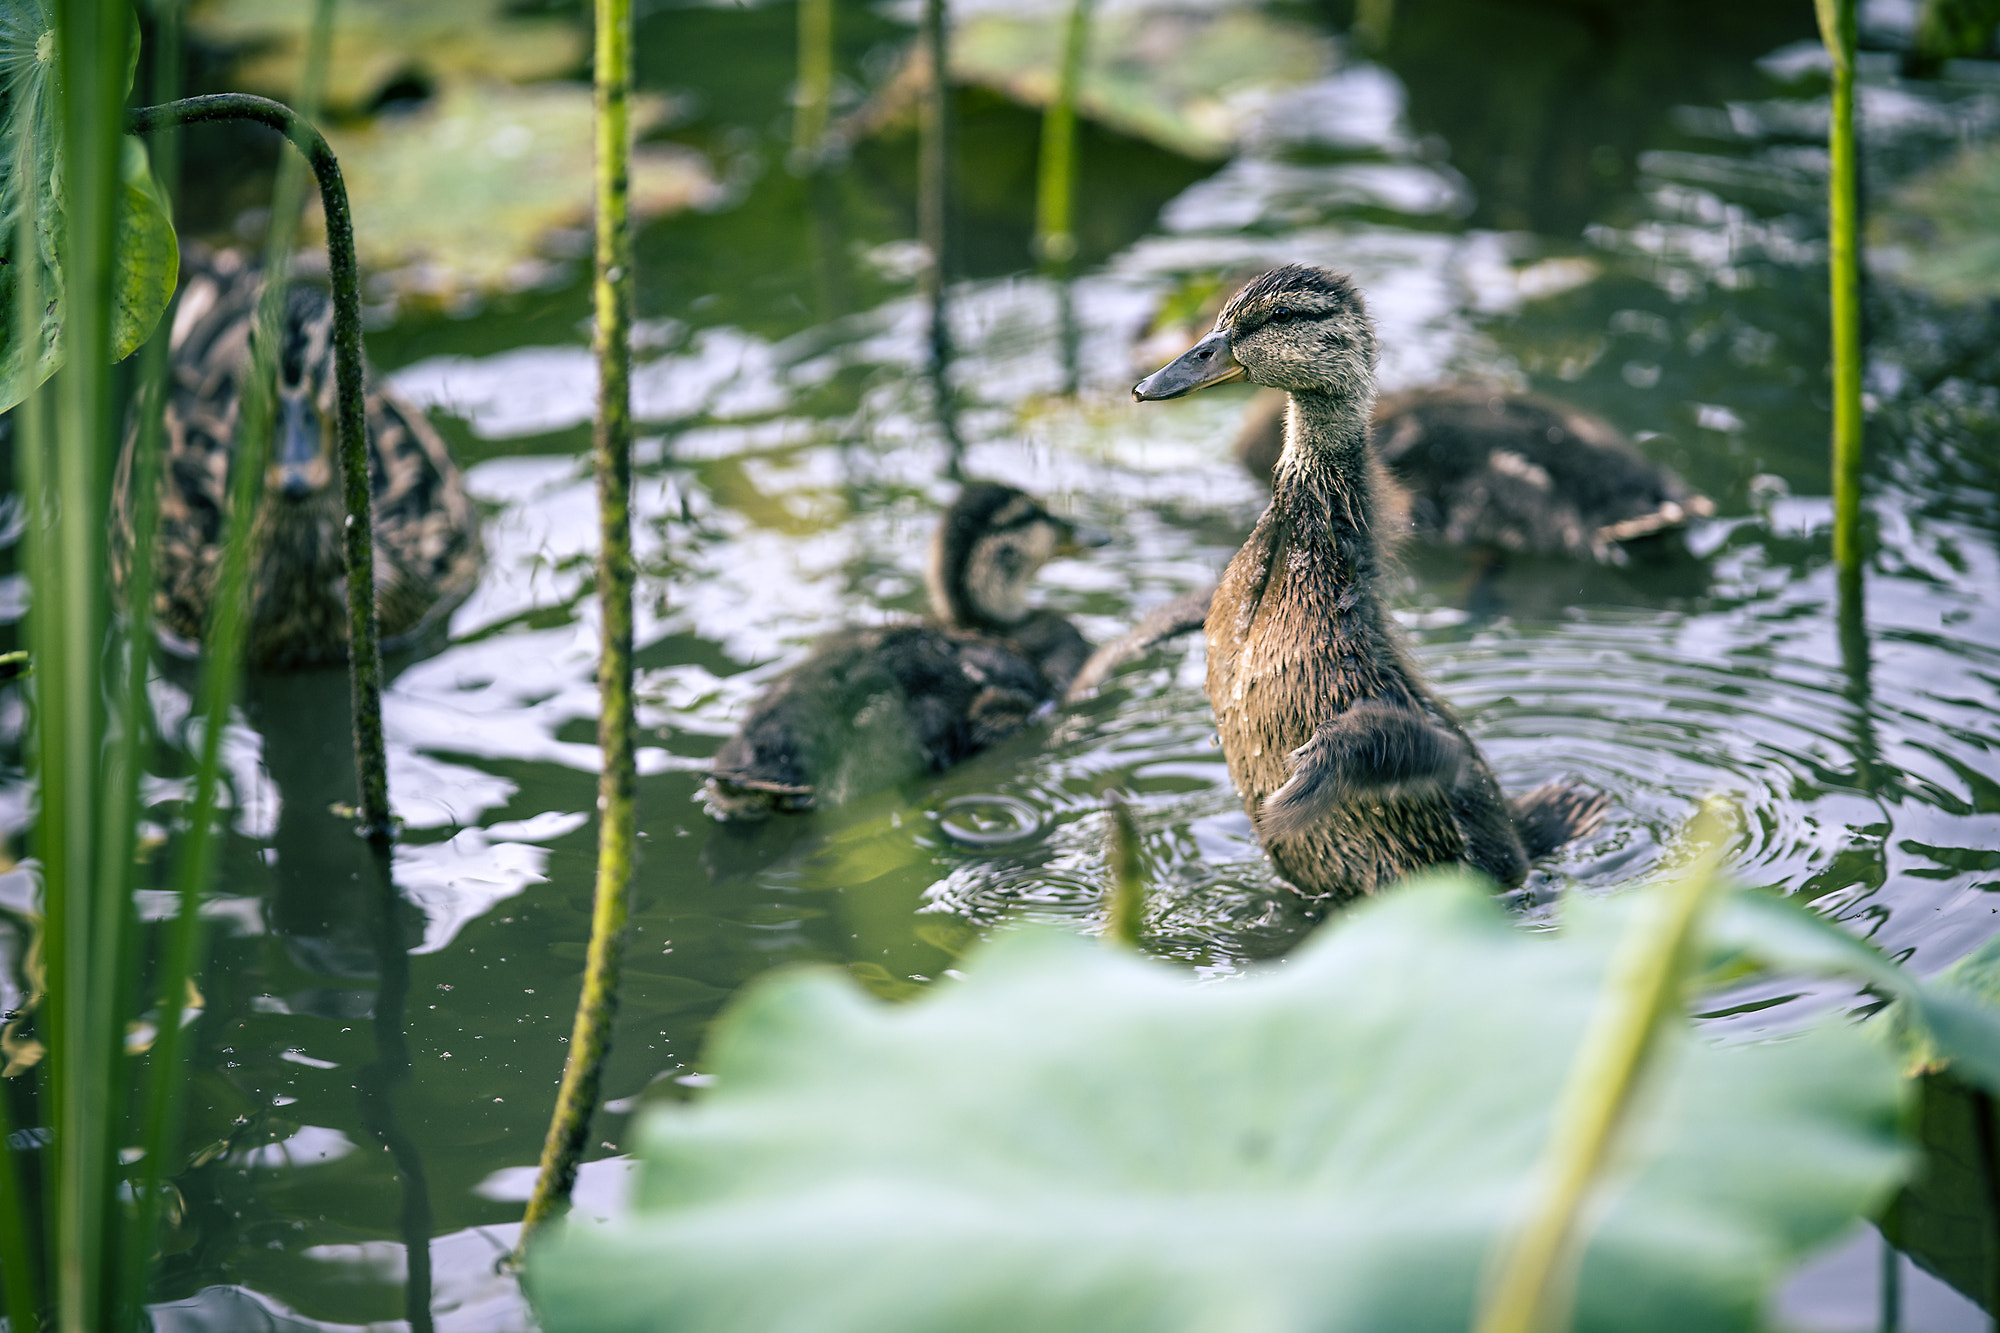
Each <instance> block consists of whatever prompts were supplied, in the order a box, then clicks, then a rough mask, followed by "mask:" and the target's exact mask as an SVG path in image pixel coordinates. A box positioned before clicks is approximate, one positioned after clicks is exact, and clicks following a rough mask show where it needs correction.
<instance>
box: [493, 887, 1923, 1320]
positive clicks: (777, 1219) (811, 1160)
mask: <svg viewBox="0 0 2000 1333" xmlns="http://www.w3.org/2000/svg"><path fill="white" fill-rule="evenodd" d="M1661 896H1662V895H1661V891H1658V890H1646V891H1637V892H1634V893H1631V894H1627V895H1624V896H1622V897H1620V898H1617V899H1613V900H1597V901H1585V900H1580V901H1575V902H1572V903H1571V904H1570V905H1569V908H1568V911H1567V914H1566V923H1565V928H1564V929H1563V930H1562V931H1560V932H1558V933H1541V934H1535V933H1529V932H1524V931H1521V930H1519V929H1517V928H1516V927H1515V926H1514V925H1513V924H1512V923H1511V922H1510V921H1509V920H1508V918H1507V916H1506V915H1505V913H1504V912H1503V911H1502V910H1501V909H1500V908H1499V907H1497V906H1496V905H1495V904H1494V903H1493V901H1492V899H1491V897H1490V895H1489V894H1488V893H1487V891H1486V890H1485V889H1484V888H1483V887H1482V886H1480V885H1478V884H1475V883H1472V882H1470V881H1467V880H1464V879H1453V878H1444V879H1433V880H1431V881H1429V882H1427V883H1422V884H1417V885H1412V886H1410V887H1408V888H1405V889H1402V890H1399V891H1398V892H1396V893H1394V894H1392V895H1389V896H1388V897H1386V898H1384V899H1382V900H1379V901H1375V902H1369V903H1365V904H1362V905H1361V906H1359V907H1358V908H1356V909H1355V910H1353V911H1351V912H1349V913H1347V914H1346V915H1344V916H1343V917H1341V918H1340V919H1338V920H1337V921H1335V922H1334V923H1332V924H1331V925H1329V926H1328V927H1326V928H1325V929H1324V930H1322V931H1321V932H1320V933H1319V934H1318V935H1316V936H1315V937H1314V938H1313V939H1312V940H1310V941H1309V942H1308V943H1307V944H1306V945H1305V946H1304V947H1303V948H1302V949H1301V950H1299V951H1298V952H1297V953H1296V954H1295V955H1294V956H1292V957H1291V958H1290V959H1288V960H1287V961H1286V963H1285V964H1284V965H1283V966H1282V967H1278V968H1273V969H1271V970H1270V971H1267V972H1265V973H1262V974H1260V975H1253V976H1250V977H1246V978H1241V979H1236V980H1232V981H1227V982H1221V983H1210V984H1201V983H1197V982H1194V981H1191V980H1189V979H1188V978H1186V977H1185V976H1183V975H1181V974H1178V973H1176V972H1174V971H1172V970H1170V969H1167V968H1164V967H1160V966H1158V965H1155V964H1152V963H1149V962H1146V961H1143V960H1141V959H1137V958H1134V957H1132V956H1130V955H1129V954H1125V953H1123V952H1121V951H1118V950H1111V949H1106V948H1103V947H1101V946H1098V945H1095V944H1092V943H1089V942H1086V941H1082V940H1078V939H1073V938H1069V937H1067V936H1061V935H1056V934H1051V933H1047V932H1025V931H1024V932H1021V933H1019V934H1014V935H1009V936H1004V937H1002V938H1000V939H998V940H997V941H995V942H992V943H989V944H987V945H985V946H984V947H982V948H981V949H980V950H978V951H976V952H975V954H974V956H973V958H972V960H971V961H969V962H968V963H967V964H966V967H965V971H966V974H967V975H966V977H965V979H964V980H962V981H960V982H957V983H955V984H952V985H948V986H940V987H939V988H937V989H936V990H935V991H934V992H933V993H931V994H930V995H928V996H927V997H926V998H924V999H923V1000H921V1001H918V1002H915V1003H912V1004H908V1005H903V1006H890V1005H884V1004H881V1003H878V1002H875V1001H872V1000H870V999H868V998H866V997H865V996H863V995H862V994H860V993H859V992H858V991H857V990H856V989H855V987H854V986H853V985H852V984H851V983H850V982H848V981H846V980H845V979H843V978H841V977H840V976H838V975H837V974H829V973H827V972H823V971H800V972H794V973H791V974H789V975H781V976H778V977H774V978H771V979H768V980H767V981H765V982H764V983H762V984H761V985H759V986H757V987H755V988H753V989H752V991H751V992H750V993H749V994H748V995H747V996H746V997H745V998H744V999H743V1000H742V1001H741V1002H740V1003H738V1004H737V1005H736V1007H735V1008H734V1009H733V1010H731V1011H730V1012H729V1013H728V1014H726V1015H725V1017H724V1018H723V1019H722V1020H721V1021H720V1022H719V1023H718V1025H717V1028H716V1031H715V1035H714V1037H713V1040H712V1045H711V1048H710V1051H709V1058H708V1060H707V1062H706V1067H707V1069H708V1070H709V1071H710V1072H711V1073H713V1074H714V1075H715V1076H716V1079H717V1086H716V1088H715V1089H714V1090H713V1092H711V1093H710V1094H708V1095H707V1096H706V1097H705V1098H704V1099H703V1100H701V1101H700V1102H699V1103H697V1104H694V1105H690V1106H677V1107H669V1108H662V1109H660V1110H656V1111H655V1112H653V1113H652V1115H651V1117H650V1118H649V1119H648V1120H647V1121H646V1122H645V1123H644V1125H643V1128H642V1129H641V1131H640V1142H641V1155H642V1158H643V1160H644V1170H643V1173H642V1175H641V1178H640V1183H639V1187H638V1190H637V1193H636V1198H635V1209H634V1212H633V1214H632V1215H631V1216H630V1217H629V1218H626V1219H624V1220H621V1221H619V1222H616V1223H613V1224H610V1225H607V1226H589V1225H583V1224H578V1223H571V1224H569V1225H567V1226H566V1227H565V1228H564V1229H563V1232H562V1234H560V1235H559V1236H557V1237H556V1238H555V1239H553V1240H552V1241H551V1243H549V1244H548V1245H547V1246H545V1247H544V1248H541V1249H539V1250H537V1251H536V1252H535V1253H534V1255H533V1256H532V1258H531V1262H530V1266H529V1270H528V1282H529V1288H530V1291H531V1294H532V1295H533V1296H534V1298H535V1300H536V1302H537V1304H538V1307H539V1309H540V1310H541V1313H542V1316H543V1319H544V1322H545V1326H546V1327H547V1328H548V1329H549V1330H550V1333H563V1331H564V1330H569V1329H585V1328H588V1329H592V1330H604V1331H607V1333H609V1331H612V1330H637V1329H682V1328H688V1329H693V1328H700V1329H705V1330H727V1329H771V1328H786V1327H792V1328H804V1327H811V1328H814V1329H816V1330H832V1331H839V1330H849V1329H854V1330H859V1329H869V1330H881V1329H919V1328H923V1329H930V1328H952V1329H957V1330H975V1331H976V1330H981V1329H989V1328H990V1329H1001V1328H1007V1329H1014V1328H1027V1327H1032V1328H1037V1329H1047V1330H1061V1329H1090V1330H1111V1329H1189V1330H1193V1329H1207V1328H1219V1327H1229V1328H1239V1329H1269V1330H1284V1329H1306V1328H1311V1329H1317V1330H1342V1329H1354V1330H1361V1329H1379V1328H1385V1327H1395V1328H1397V1329H1405V1330H1423V1329H1439V1330H1445V1329H1449V1330H1454V1333H1456V1330H1462V1329H1464V1328H1465V1327H1467V1325H1468V1323H1469V1322H1470V1320H1471V1317H1472V1315H1473V1313H1474V1310H1475V1306H1476V1304H1477V1302H1478V1300H1479V1297H1480V1293H1481V1289H1482V1282H1483V1280H1485V1279H1487V1278H1488V1277H1490V1269H1489V1267H1488V1265H1489V1264H1490V1263H1491V1262H1492V1259H1493V1257H1494V1255H1495V1253H1496V1247H1497V1246H1498V1245H1499V1244H1500V1243H1501V1242H1503V1241H1504V1240H1505V1239H1506V1238H1508V1237H1509V1236H1510V1235H1512V1234H1513V1231H1514V1229H1515V1228H1516V1227H1518V1226H1519V1225H1520V1224H1521V1222H1522V1221H1523V1218H1524V1215H1525V1210H1526V1208H1527V1206H1528V1203H1529V1201H1530V1199H1532V1198H1534V1197H1537V1194H1538V1193H1539V1192H1540V1191H1541V1190H1542V1189H1543V1187H1544V1186H1545V1185H1546V1183H1547V1182H1546V1178H1545V1175H1544V1174H1543V1173H1544V1170H1545V1161H1544V1159H1545V1154H1548V1153H1549V1152H1550V1151H1551V1149H1552V1148H1555V1149H1559V1148H1560V1146H1561V1145H1559V1144H1552V1143H1551V1132H1552V1128H1553V1127H1554V1126H1555V1124H1556V1120H1557V1115H1556V1112H1555V1110H1554V1108H1555V1107H1556V1106H1557V1105H1558V1103H1559V1102H1560V1101H1562V1100H1563V1099H1564V1097H1566V1096H1567V1095H1568V1092H1569V1090H1570V1080H1571V1079H1572V1077H1573V1076H1574V1075H1575V1074H1576V1071H1578V1070H1579V1069H1581V1070H1585V1071H1588V1070H1589V1069H1591V1067H1592V1066H1591V1065H1590V1064H1589V1063H1588V1062H1580V1061H1579V1059H1578V1056H1579V1052H1580V1051H1581V1050H1583V1049H1584V1047H1585V1045H1586V1034H1588V1033H1590V1032H1592V1031H1593V1029H1594V1025H1596V1024H1597V1023H1598V1021H1599V1015H1600V1014H1601V1013H1602V1012H1603V1011H1604V1010H1605V1009H1606V1008H1607V1007H1616V1006H1617V1005H1619V1004H1626V1005H1627V1007H1628V1008H1629V1007H1630V1002H1631V1001H1632V1000H1633V996H1632V995H1629V994H1626V992H1627V991H1631V990H1632V989H1633V988H1632V986H1631V985H1630V984H1629V979H1628V977H1627V973H1628V972H1629V970H1630V969H1629V968H1628V967H1624V966H1622V965H1618V964H1615V962H1614V960H1616V959H1619V958H1620V957H1622V956H1624V955H1621V944H1622V942H1623V941H1624V940H1625V939H1627V938H1630V937H1634V934H1633V927H1634V926H1635V925H1636V926H1641V927H1644V926H1647V925H1650V923H1652V922H1653V921H1655V920H1656V914H1657V911H1658V907H1657V904H1658V902H1659V901H1660V899H1661ZM1765 933H1768V932H1765ZM1758 934H1759V931H1758V929H1757V927H1756V925H1755V924H1754V923H1753V924H1752V926H1751V927H1749V928H1746V929H1742V930H1738V931H1737V936H1738V944H1739V947H1744V948H1748V947H1754V945H1755V941H1754V937H1755V936H1757V935H1758ZM1636 938H1639V939H1641V940H1643V932H1641V933H1640V934H1638V935H1637V936H1636ZM1746 939H1747V940H1749V943H1748V944H1746V943H1745V940H1746ZM1682 955H1686V959H1685V961H1683V962H1682V963H1681V964H1680V965H1681V966H1683V967H1691V966H1693V965H1694V964H1697V963H1699V962H1700V961H1701V956H1700V953H1699V951H1697V950H1682V951H1677V952H1676V953H1675V955H1674V956H1675V957H1677V958H1678V957H1681V956H1682ZM1644 1068H1645V1071H1646V1072H1645V1075H1644V1077H1643V1078H1640V1079H1638V1080H1636V1082H1634V1083H1633V1084H1632V1090H1633V1091H1632V1095H1630V1096H1627V1097H1626V1104H1625V1105H1623V1106H1622V1107H1621V1108H1620V1117H1619V1129H1618V1132H1617V1134H1616V1135H1615V1137H1614V1140H1613V1148H1614V1150H1613V1151H1612V1152H1611V1153H1610V1154H1609V1155H1608V1157H1607V1158H1606V1159H1605V1164H1604V1165H1603V1166H1602V1167H1601V1168H1600V1169H1599V1170H1598V1171H1597V1173H1596V1175H1595V1176H1594V1178H1593V1180H1592V1181H1591V1184H1592V1186H1593V1195H1592V1203H1591V1206H1590V1208H1588V1209H1587V1210H1585V1212H1584V1213H1583V1216H1585V1217H1586V1218H1589V1219H1594V1222H1595V1225H1594V1226H1593V1227H1591V1228H1590V1229H1589V1234H1588V1236H1587V1238H1586V1244H1585V1246H1584V1249H1583V1255H1582V1260H1581V1264H1580V1267H1579V1268H1578V1269H1577V1272H1576V1278H1577V1285H1576V1291H1575V1301H1574V1309H1575V1312H1576V1322H1575V1326H1576V1327H1577V1328H1580V1329H1609V1328H1616V1329H1619V1330H1621V1331H1622V1333H1643V1331H1644V1330H1648V1329H1661V1330H1667V1329H1673V1330H1682V1329H1688V1328H1703V1329H1731V1328H1749V1327H1752V1326H1754V1325H1755V1324H1756V1321H1757V1318H1758V1315H1759V1312H1760V1311H1759V1305H1760V1300H1761V1297H1762V1296H1763V1294H1764V1293H1765V1292H1767V1291H1768V1289H1769V1287H1770V1285H1771V1284H1772V1282H1773V1281H1774V1280H1775V1279H1776V1278H1777V1277H1778V1276H1779V1275H1780V1274H1781V1273H1782V1272H1783V1271H1784V1270H1785V1268H1786V1266H1787V1265H1788V1264H1790V1263H1791V1262H1793V1261H1794V1260H1796V1259H1797V1258H1798V1257H1799V1256H1800V1255H1802V1254H1803V1253H1805V1252H1806V1251H1807V1250H1809V1249H1811V1248H1812V1247H1813V1246H1815V1245H1817V1244H1820V1243H1822V1242H1824V1241H1825V1240H1827V1239H1829V1238H1831V1237H1832V1236H1834V1235H1835V1234H1837V1233H1838V1232H1839V1231H1840V1230H1841V1229H1842V1228H1843V1227H1845V1226H1846V1225H1848V1224H1849V1223H1850V1221H1851V1220H1852V1219H1853V1218H1854V1217H1855V1216H1857V1215H1858V1214H1860V1213H1861V1212H1863V1211H1865V1210H1867V1209H1868V1208H1870V1207H1872V1206H1873V1205H1875V1204H1876V1203H1877V1202H1879V1201H1880V1199H1881V1198H1882V1196H1883V1194H1884V1192H1885V1191H1886V1190H1887V1189H1888V1188H1889V1187H1890V1186H1891V1185H1892V1184H1893V1183H1894V1182H1895V1181H1896V1180H1897V1179H1898V1177H1899V1175H1900V1174H1901V1172H1902V1170H1903V1168H1904V1166H1905V1164H1906V1162H1907V1160H1908V1158H1907V1154H1906V1152H1905V1151H1904V1149H1903V1147H1902V1146H1901V1143H1900V1139H1899V1135H1898V1129H1897V1126H1898V1122H1899V1119H1900V1114H1901V1105H1902V1101H1903V1094H1902V1092H1901V1089H1900V1087H1899V1084H1898V1081H1897V1078H1896V1073H1895V1069H1894V1062H1893V1059H1892V1058H1891V1056H1890V1055H1889V1053H1888V1052H1887V1051H1886V1050H1885V1049H1884V1048H1883V1047H1882V1046H1881V1045H1880V1044H1879V1043H1875V1042H1871V1041H1869V1040H1867V1039H1866V1038H1865V1037H1864V1036H1862V1035H1861V1034H1860V1033H1857V1032H1854V1031H1852V1030H1849V1029H1845V1028H1843V1027H1839V1026H1827V1027H1822V1028H1819V1029H1817V1030H1814V1031H1810V1032H1807V1033H1805V1034H1803V1035H1801V1036H1799V1037H1798V1038H1796V1039H1793V1040H1790V1041H1785V1042H1774V1043H1764V1044H1759V1045H1755V1046H1739V1047H1721V1046H1716V1045H1713V1044H1710V1043H1706V1042H1702V1041H1699V1040H1695V1039H1692V1036H1691V1034H1690V1032H1689V1031H1688V1028H1687V1024H1686V1021H1685V1019H1684V1018H1682V1017H1681V1016H1680V1015H1679V1014H1678V1013H1677V1012H1676V1013H1673V1014H1670V1015H1669V1016H1668V1018H1667V1019H1666V1021H1664V1022H1663V1023H1662V1024H1661V1025H1660V1027H1659V1029H1658V1032H1657V1034H1656V1037H1655V1038H1654V1040H1653V1042H1652V1047H1651V1054H1650V1055H1649V1057H1648V1059H1647V1061H1646V1064H1645V1066H1644ZM1621 1095H1623V1094H1621ZM1607 1186H1611V1187H1612V1188H1607Z"/></svg>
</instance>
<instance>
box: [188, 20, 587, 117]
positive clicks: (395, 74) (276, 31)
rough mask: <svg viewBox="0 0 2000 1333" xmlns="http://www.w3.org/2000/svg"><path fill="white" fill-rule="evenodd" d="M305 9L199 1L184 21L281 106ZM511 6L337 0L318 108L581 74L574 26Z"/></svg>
mask: <svg viewBox="0 0 2000 1333" xmlns="http://www.w3.org/2000/svg"><path fill="white" fill-rule="evenodd" d="M313 3H314V0H201V2H200V3H198V4H196V5H194V6H193V7H192V8H191V10H190V11H189V14H188V23H189V26H191V27H192V28H193V29H194V31H195V32H196V33H198V34H200V35H201V36H202V37H204V38H206V39H208V40H209V41H211V42H215V43H218V44H220V45H224V46H235V47H241V48H243V54H242V55H241V56H240V57H239V59H238V61H237V66H236V71H235V77H236V81H237V82H238V83H239V84H240V86H242V87H243V88H245V89H247V90H249V91H252V92H260V93H266V94H269V95H270V96H272V97H276V98H278V99H279V100H281V101H289V100H291V99H292V98H294V97H296V96H298V90H299V85H300V83H301V82H302V81H303V79H304V77H305V56H306V33H307V31H308V30H309V29H310V28H311V26H312V15H313ZM513 8H515V6H513V5H511V4H509V3H508V2H507V0H341V5H340V9H339V11H338V16H337V18H336V19H335V21H334V25H333V41H332V46H331V49H330V50H329V51H328V53H327V64H326V77H327V86H326V105H327V106H328V107H329V108H331V109H333V110H335V111H339V112H352V111H358V110H360V109H362V108H364V107H366V106H368V105H369V104H370V103H371V102H373V101H374V100H375V99H376V98H377V97H379V96H380V95H381V93H382V92H383V91H384V90H385V89H386V88H388V87H390V86H391V85H392V84H393V83H394V82H395V81H396V80H398V79H402V78H409V77H417V78H422V79H425V80H429V81H433V82H442V81H448V80H454V79H463V78H468V77H471V78H491V79H505V80H509V81H511V82H516V83H526V82H530V81H533V80H535V79H547V78H554V77H558V76H561V75H565V74H574V73H576V72H578V71H579V70H580V69H581V68H582V66H583V63H584V55H585V52H586V50H587V47H586V45H585V42H584V27H583V25H582V24H580V23H577V22H576V21H574V20H572V19H569V18H563V17H558V16H555V15H524V14H516V13H510V12H508V11H509V10H511V9H513Z"/></svg>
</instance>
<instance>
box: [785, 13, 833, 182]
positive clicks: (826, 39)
mask: <svg viewBox="0 0 2000 1333" xmlns="http://www.w3.org/2000/svg"><path fill="white" fill-rule="evenodd" d="M797 96H798V104H797V107H796V108H795V109H794V111H793V112H792V164H793V168H794V169H795V170H800V171H804V170H810V169H811V168H813V167H814V166H816V165H818V158H819V152H820V141H821V140H823V139H824V138H825V137H826V121H827V108H828V105H829V104H830V103H831V101H832V99H833V0H799V83H798V93H797Z"/></svg>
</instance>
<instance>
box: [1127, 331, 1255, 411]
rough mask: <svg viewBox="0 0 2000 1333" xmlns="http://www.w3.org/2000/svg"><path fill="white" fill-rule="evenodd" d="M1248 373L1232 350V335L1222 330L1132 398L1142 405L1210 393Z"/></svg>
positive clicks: (1144, 381) (1148, 378) (1134, 388)
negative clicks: (1216, 386)
mask: <svg viewBox="0 0 2000 1333" xmlns="http://www.w3.org/2000/svg"><path fill="white" fill-rule="evenodd" d="M1243 374H1244V370H1243V367H1242V365H1241V364H1240V363H1239V362H1238V361H1237V360H1236V357H1235V355H1234V354H1233V353H1231V352H1230V350H1229V335H1228V334H1227V333H1225V332H1223V331H1222V330H1221V329H1217V330H1216V331H1215V332H1214V333H1211V334H1209V335H1208V336H1207V337H1206V338H1203V339H1202V340H1201V341H1200V342H1198V343H1196V344H1195V345H1194V346H1192V347H1190V348H1188V349H1187V351H1185V352H1182V353H1181V354H1180V355H1179V356H1177V357H1175V358H1174V359H1173V360H1172V361H1169V362H1167V364H1166V365H1164V366H1161V367H1160V368H1159V369H1158V370H1156V371H1154V372H1153V373H1152V374H1150V375H1148V376H1146V378H1145V379H1142V380H1140V381H1139V382H1138V383H1137V384H1135V385H1133V386H1132V396H1133V397H1134V398H1136V399H1137V400H1139V401H1140V402H1142V403H1145V402H1152V401H1155V400H1157V399H1161V398H1179V397H1180V396H1181V395H1182V394H1189V393H1193V392H1194V391H1195V390H1196V389H1206V388H1207V387H1208V386H1209V385H1211V384H1226V383H1228V382H1229V381H1230V380H1235V379H1242V378H1243Z"/></svg>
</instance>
